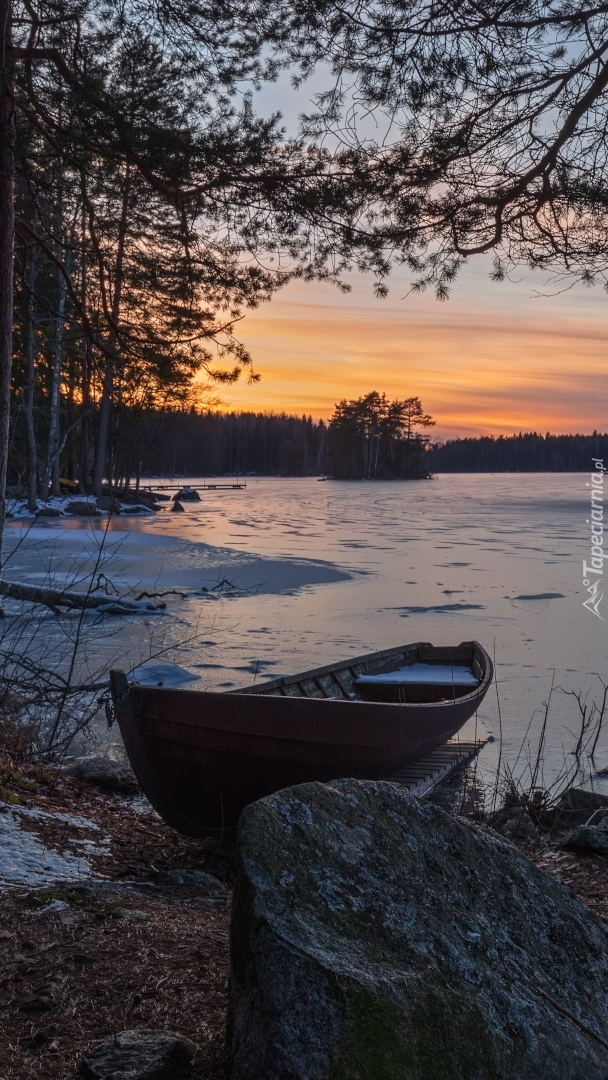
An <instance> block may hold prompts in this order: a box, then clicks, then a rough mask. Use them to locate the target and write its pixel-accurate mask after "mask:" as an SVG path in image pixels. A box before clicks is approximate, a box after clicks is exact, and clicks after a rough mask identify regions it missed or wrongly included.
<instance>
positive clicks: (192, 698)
mask: <svg viewBox="0 0 608 1080" xmlns="http://www.w3.org/2000/svg"><path fill="white" fill-rule="evenodd" d="M110 680H111V688H112V698H113V702H114V712H115V716H116V719H117V720H118V723H119V725H120V731H121V734H122V737H123V741H124V744H125V747H126V750H127V754H128V756H129V760H130V762H131V765H132V766H133V769H134V771H135V774H136V776H137V778H138V780H139V782H140V784H141V786H142V788H143V790H144V792H145V794H146V795H147V797H148V799H149V800H150V802H151V803H152V805H153V806H154V807H155V809H156V810H157V811H158V813H159V814H160V815H161V816H162V817H163V818H164V820H165V821H166V822H168V824H170V825H172V826H173V827H174V828H176V829H178V830H179V831H180V832H182V833H185V834H186V835H187V836H210V835H214V834H219V833H222V832H224V831H226V830H230V829H234V828H235V826H236V824H237V822H238V819H239V816H240V813H241V811H242V809H243V807H244V806H246V805H247V804H248V803H250V802H254V801H255V800H256V799H260V798H262V797H263V796H264V795H270V794H272V792H274V791H278V790H279V789H280V788H283V787H289V786H291V785H292V784H300V783H303V782H305V781H308V780H321V781H327V780H335V779H338V778H339V777H345V776H348V777H355V778H359V779H374V778H378V777H381V776H386V775H387V774H388V773H391V772H393V771H395V770H396V769H400V768H402V767H403V766H405V765H408V764H410V763H411V762H414V761H417V760H418V759H419V758H421V757H424V756H425V755H426V754H428V753H430V751H431V750H434V749H435V748H436V747H437V746H440V745H441V744H442V743H444V742H446V740H447V739H449V738H451V737H452V736H453V735H455V734H456V732H457V731H459V729H460V728H461V727H462V725H463V724H464V723H465V722H466V721H467V720H468V719H469V718H470V717H471V716H472V715H473V714H474V713H475V711H476V709H477V708H478V706H479V704H480V703H481V701H482V700H483V698H484V696H485V694H486V692H487V690H488V687H489V685H490V682H491V681H492V661H491V660H490V657H489V656H488V654H487V653H486V651H485V650H484V649H483V648H482V647H481V645H479V644H478V643H477V642H476V641H465V642H462V644H460V645H457V646H454V647H449V646H448V647H435V646H433V645H430V644H428V643H426V642H418V643H417V644H414V645H403V646H400V647H399V648H393V649H385V650H383V651H381V652H376V653H370V654H368V655H366V656H360V657H357V658H356V659H351V660H344V661H342V662H341V663H338V664H331V665H329V666H327V667H321V668H316V669H314V670H313V671H305V672H303V673H302V674H300V675H293V676H290V677H287V678H281V679H275V680H274V681H272V682H265V683H259V684H258V685H254V686H247V687H245V688H244V689H242V690H241V689H239V690H236V691H230V692H229V693H216V692H200V691H196V690H194V691H193V690H176V689H164V688H162V687H148V686H138V685H137V683H129V682H128V681H127V678H126V676H125V674H124V672H122V671H112V672H110Z"/></svg>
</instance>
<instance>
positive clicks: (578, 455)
mask: <svg viewBox="0 0 608 1080" xmlns="http://www.w3.org/2000/svg"><path fill="white" fill-rule="evenodd" d="M594 457H596V458H604V460H605V459H606V458H607V457H608V434H603V435H602V434H599V433H598V432H596V431H594V432H593V435H550V434H549V432H547V434H546V435H539V434H537V433H536V432H526V433H525V434H522V433H521V432H520V434H519V435H499V436H498V437H494V436H492V435H484V436H482V437H481V438H478V439H448V441H447V442H445V443H435V444H434V445H432V446H430V447H429V450H428V461H429V470H430V471H431V472H585V471H586V470H587V469H589V468H590V462H591V459H592V458H594Z"/></svg>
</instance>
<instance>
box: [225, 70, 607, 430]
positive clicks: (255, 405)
mask: <svg viewBox="0 0 608 1080" xmlns="http://www.w3.org/2000/svg"><path fill="white" fill-rule="evenodd" d="M327 81H328V76H327V74H326V73H324V72H323V70H320V71H319V72H318V73H317V74H315V75H314V76H313V78H312V79H311V80H310V82H308V83H305V84H304V86H303V87H302V88H301V89H300V90H298V91H294V90H293V89H292V88H291V86H290V81H289V77H288V75H284V76H281V78H280V79H279V80H278V82H277V83H276V84H274V85H270V86H266V87H265V88H263V90H262V91H261V92H260V93H258V94H256V95H255V98H254V104H255V107H256V109H257V110H258V111H259V112H260V113H262V114H264V115H268V114H269V113H271V112H273V111H275V110H277V109H278V110H280V112H281V114H282V117H283V121H284V124H285V130H286V132H287V133H288V134H295V133H296V132H297V130H298V117H299V114H300V113H301V112H302V111H306V110H308V109H309V108H310V103H311V100H312V96H313V94H314V92H315V91H317V90H320V89H322V88H324V86H325V84H326V83H327ZM490 266H491V260H490V259H489V258H488V259H486V258H481V257H480V258H478V259H475V260H472V261H471V262H470V264H469V265H468V266H466V267H465V268H464V269H463V271H462V272H461V275H460V277H459V278H458V280H457V282H456V283H455V286H454V289H453V292H452V296H451V299H450V300H448V301H447V302H446V303H439V302H438V301H437V300H435V298H434V296H433V295H431V294H430V293H428V294H424V295H422V296H419V295H410V296H407V298H405V299H404V297H406V294H407V293H408V292H409V289H410V285H411V281H410V275H408V274H407V273H405V272H404V271H403V270H400V271H396V272H395V274H394V276H393V277H392V278H391V279H389V287H390V293H389V296H388V298H387V299H385V300H377V299H375V298H374V296H373V290H372V282H371V280H370V279H369V278H366V277H364V276H362V275H353V276H352V277H351V278H350V281H351V283H352V285H353V290H352V292H351V293H350V294H349V295H347V296H344V295H342V294H340V293H339V292H338V291H337V289H335V288H332V287H331V286H330V285H320V284H308V285H305V284H302V283H298V282H295V283H293V284H291V285H289V286H288V287H287V288H286V289H284V290H283V291H282V292H280V293H278V294H277V295H276V296H275V298H274V299H273V300H272V301H271V303H270V304H266V305H264V306H262V307H261V308H259V309H258V310H256V311H254V312H251V313H248V314H247V316H246V318H245V319H244V320H243V322H241V324H240V326H239V334H240V338H241V340H242V341H244V343H245V345H246V346H247V347H248V348H249V350H250V352H251V354H252V356H253V360H254V364H255V367H256V370H257V371H259V373H260V374H261V376H262V381H261V382H260V383H258V384H256V385H253V386H248V385H247V384H246V380H245V379H243V381H242V382H241V383H240V384H238V385H237V386H235V387H226V388H225V389H224V390H223V392H222V393H221V397H222V399H223V401H224V402H225V406H224V407H226V408H228V409H235V410H239V409H253V410H274V411H282V410H285V411H287V412H296V413H307V414H308V413H310V414H312V416H313V417H314V418H315V419H317V418H320V417H323V418H327V417H329V416H330V415H331V412H332V410H333V406H334V403H335V402H336V401H337V400H339V399H340V398H343V397H346V398H353V397H359V396H360V395H361V394H365V393H368V392H369V391H370V390H379V391H385V392H386V393H387V394H388V395H389V396H391V397H401V398H403V397H412V396H414V395H416V396H418V397H420V398H421V400H422V403H423V406H424V408H425V410H426V411H427V412H430V413H431V414H432V415H433V416H434V417H435V419H436V421H437V426H436V428H434V429H433V435H434V436H435V437H438V438H446V437H449V436H458V435H481V434H487V433H492V434H500V433H505V434H510V433H513V432H517V431H519V430H528V431H530V430H536V431H541V432H543V433H544V432H546V431H551V432H553V433H559V432H591V431H593V430H594V429H597V430H599V431H606V430H607V429H608V295H607V294H606V292H604V291H603V289H602V288H601V287H600V286H597V287H595V288H593V289H588V288H585V287H584V286H582V285H579V286H577V287H575V288H572V289H570V290H568V291H566V292H562V293H561V294H560V295H552V296H546V295H545V296H541V297H536V296H535V295H534V294H535V293H536V292H544V293H553V294H555V293H556V292H557V291H558V290H559V289H560V288H561V289H563V288H564V287H565V284H566V283H564V282H562V283H561V285H560V284H559V283H555V282H551V281H550V279H549V277H548V276H547V275H540V274H537V273H532V272H530V271H527V270H525V269H523V270H521V271H516V272H515V273H513V274H512V280H510V281H504V282H502V283H500V284H497V283H495V282H492V281H491V280H490V278H489V270H490Z"/></svg>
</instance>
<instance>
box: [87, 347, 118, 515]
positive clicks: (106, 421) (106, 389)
mask: <svg viewBox="0 0 608 1080" xmlns="http://www.w3.org/2000/svg"><path fill="white" fill-rule="evenodd" d="M113 391H114V361H112V360H108V361H107V363H106V368H105V371H104V375H103V388H102V391H101V401H100V404H99V416H98V419H97V439H96V440H95V461H94V462H93V474H92V477H91V492H92V494H93V495H98V496H99V495H101V489H102V485H103V471H104V467H105V463H106V450H107V446H108V428H109V426H110V412H111V409H112V393H113Z"/></svg>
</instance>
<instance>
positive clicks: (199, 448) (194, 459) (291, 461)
mask: <svg viewBox="0 0 608 1080" xmlns="http://www.w3.org/2000/svg"><path fill="white" fill-rule="evenodd" d="M433 423H434V421H433V420H432V419H431V417H430V416H426V415H425V414H424V412H423V410H422V405H421V403H420V401H419V399H418V398H407V399H405V400H404V401H392V402H391V401H389V400H388V399H387V397H386V395H385V394H379V393H377V391H372V393H370V394H367V395H365V396H364V397H361V398H357V399H355V400H353V401H341V402H339V403H338V404H337V405H336V407H335V410H334V414H333V416H332V417H331V419H330V420H329V423H325V422H324V421H323V420H319V421H313V419H312V417H310V416H289V415H287V414H286V413H254V412H241V413H219V412H215V411H211V410H209V411H206V412H196V411H194V410H191V411H186V410H166V411H152V410H149V411H146V412H144V411H141V412H134V411H130V412H127V413H125V414H124V415H123V416H122V417H121V419H120V429H121V439H120V441H117V442H116V443H115V452H114V457H113V462H112V475H113V476H114V477H115V478H116V484H117V486H119V487H128V486H130V485H132V484H133V482H135V483H137V482H138V480H139V479H140V478H141V476H142V475H143V476H146V475H147V476H171V475H177V476H210V475H221V474H230V473H242V474H247V473H257V474H260V475H271V476H319V475H322V474H325V475H331V476H335V477H336V478H338V479H370V480H371V479H378V480H380V479H384V480H386V479H399V478H418V477H421V476H425V475H428V470H427V465H426V454H425V448H426V445H427V442H428V440H427V439H426V438H425V437H424V436H422V435H421V434H420V432H418V431H417V430H416V428H417V427H430V426H431V425H432V424H433Z"/></svg>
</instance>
